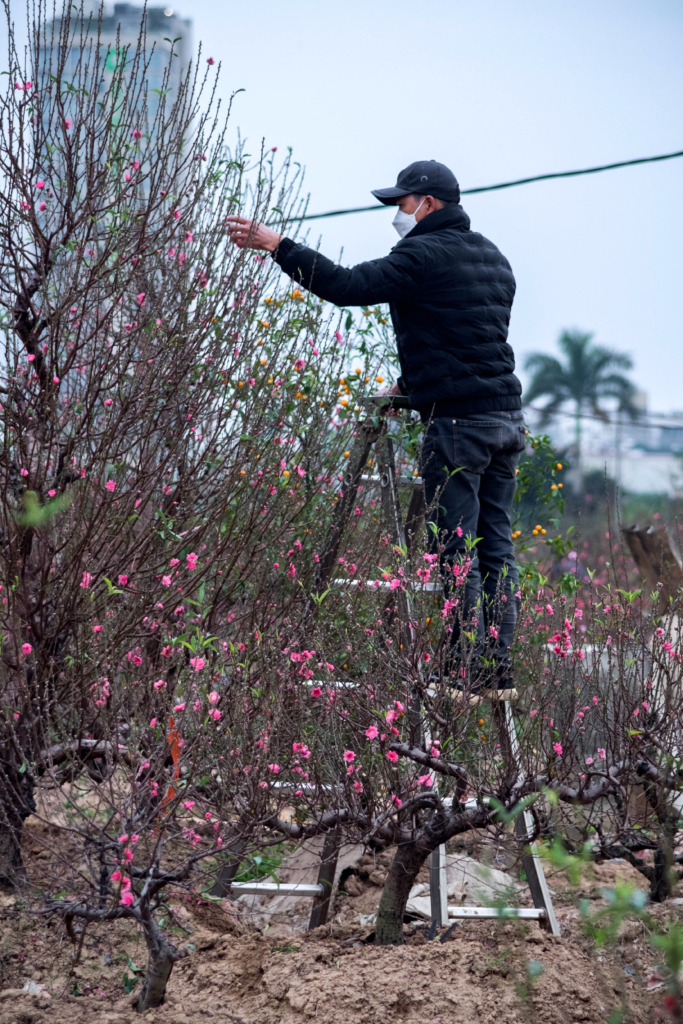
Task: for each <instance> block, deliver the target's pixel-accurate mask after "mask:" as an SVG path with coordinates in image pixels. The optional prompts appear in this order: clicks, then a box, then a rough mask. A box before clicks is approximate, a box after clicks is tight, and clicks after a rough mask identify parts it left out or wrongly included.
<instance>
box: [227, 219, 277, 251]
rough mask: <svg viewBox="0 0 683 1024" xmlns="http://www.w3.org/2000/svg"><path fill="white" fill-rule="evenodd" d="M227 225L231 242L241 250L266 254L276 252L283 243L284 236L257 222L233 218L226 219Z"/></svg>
mask: <svg viewBox="0 0 683 1024" xmlns="http://www.w3.org/2000/svg"><path fill="white" fill-rule="evenodd" d="M226 224H227V225H228V231H229V233H230V241H231V242H234V243H235V245H236V246H237V247H238V248H239V249H263V250H265V252H274V251H275V250H276V249H277V247H278V245H279V244H280V242H281V241H282V235H278V233H277V231H272V230H271V229H270V228H267V227H266V226H265V224H259V222H258V221H256V220H248V219H247V218H246V217H237V216H233V217H226Z"/></svg>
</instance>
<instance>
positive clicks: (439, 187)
mask: <svg viewBox="0 0 683 1024" xmlns="http://www.w3.org/2000/svg"><path fill="white" fill-rule="evenodd" d="M411 192H417V193H418V195H421V196H434V198H435V199H443V201H444V202H446V203H459V202H460V186H459V185H458V179H457V178H456V176H455V175H454V174H453V171H451V170H449V168H448V167H446V165H445V164H440V163H439V162H438V161H437V160H416V161H415V163H414V164H411V165H410V166H409V167H406V168H405V170H403V171H401V173H400V174H399V176H398V178H397V179H396V184H395V185H394V187H393V188H378V189H377V190H376V191H374V192H373V193H372V195H373V196H375V198H376V199H379V201H380V203H384V205H385V206H391V205H392V204H393V203H395V202H396V200H397V199H400V197H401V196H408V195H410V193H411Z"/></svg>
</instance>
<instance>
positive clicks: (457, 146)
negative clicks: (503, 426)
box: [176, 0, 683, 411]
mask: <svg viewBox="0 0 683 1024" xmlns="http://www.w3.org/2000/svg"><path fill="white" fill-rule="evenodd" d="M176 11H177V12H178V13H179V14H182V15H183V16H188V15H189V16H191V17H192V18H193V19H194V35H195V42H198V41H199V40H200V39H201V40H202V41H203V43H204V47H205V56H209V55H210V56H213V57H214V58H215V59H216V60H217V61H218V60H220V61H221V62H222V64H223V68H222V76H221V77H222V81H223V88H224V90H225V92H226V93H227V92H228V91H229V90H230V89H233V88H244V89H245V90H246V92H244V93H241V94H240V96H238V97H237V100H236V103H235V121H234V123H235V125H237V124H239V126H240V128H241V130H242V132H243V133H244V134H246V135H247V136H248V137H249V139H250V140H251V141H252V142H253V145H254V146H256V145H257V144H258V143H259V141H260V139H261V137H262V136H263V137H265V140H266V143H267V144H268V145H272V146H275V145H276V146H279V147H285V146H292V147H293V149H294V155H295V158H296V159H298V160H300V161H301V162H302V163H303V164H304V165H305V166H306V182H307V188H308V190H309V191H310V193H311V204H310V210H311V212H320V211H324V210H328V209H338V208H340V207H345V206H362V205H365V204H367V203H371V202H372V201H373V200H372V197H371V196H370V194H369V192H370V189H372V188H379V187H383V186H385V185H392V184H394V182H395V179H396V174H397V172H398V171H399V170H400V169H401V168H402V167H405V166H406V165H407V164H409V163H410V162H412V161H413V160H418V159H432V158H434V159H436V160H441V161H443V162H444V163H446V164H448V166H449V167H451V168H452V169H453V170H454V171H455V173H456V175H457V177H458V179H459V181H460V184H461V187H462V188H467V187H468V186H469V187H472V186H477V185H485V184H492V183H494V182H498V181H505V180H508V179H511V178H518V177H525V176H528V175H532V174H537V173H544V172H549V171H561V170H569V169H573V168H579V167H584V166H590V165H593V164H600V163H609V162H613V161H616V160H626V159H629V158H633V157H638V156H648V155H655V154H657V153H665V152H671V151H673V150H678V149H683V114H682V109H683V107H682V105H681V97H682V93H683V61H682V60H681V53H682V52H683V4H682V3H681V0H639V2H635V0H571V2H570V0H551V2H550V3H549V2H548V0H515V2H514V3H504V2H503V0H433V2H432V3H431V4H429V5H424V4H415V3H407V2H405V0H362V2H361V0H346V2H345V3H343V4H339V3H335V2H332V0H322V2H321V0H299V2H298V3H297V4H296V5H294V6H292V5H289V4H283V3H282V0H250V2H242V3H226V2H225V0H202V2H201V3H199V4H189V3H187V4H186V6H185V7H182V8H181V7H180V6H178V7H176ZM252 152H256V150H255V149H254V150H252ZM682 191H683V159H679V160H672V161H670V162H669V163H664V164H659V165H657V164H655V165H645V166H643V167H636V168H627V169H623V170H618V171H611V172H607V173H604V174H599V175H595V176H593V177H586V178H579V179H574V180H572V179H568V180H561V181H555V182H544V183H540V184H535V185H526V186H522V187H520V188H516V189H510V190H506V191H503V192H499V193H490V194H484V195H481V196H466V197H464V199H463V205H464V207H465V209H466V210H467V212H468V213H469V214H470V216H471V218H472V225H473V228H475V229H476V230H479V231H481V232H482V233H483V234H485V235H487V236H488V237H489V238H491V239H492V240H493V241H494V242H495V243H496V244H497V245H498V246H499V248H500V249H501V250H502V251H503V252H504V253H505V255H506V256H507V257H508V259H509V260H510V262H511V264H512V267H513V270H514V272H515V276H516V278H517V297H516V299H515V304H514V307H513V311H512V325H511V332H510V341H511V342H512V344H513V346H514V348H515V352H516V354H517V359H518V365H521V363H522V361H523V357H524V355H525V353H527V352H532V351H538V350H544V351H553V350H554V347H555V341H556V338H557V335H558V333H559V332H560V330H562V328H564V327H579V328H582V329H585V330H592V331H595V336H596V340H597V341H598V342H600V343H601V344H604V345H608V346H613V347H614V348H617V349H620V350H624V351H627V352H629V353H630V354H631V355H632V357H633V359H634V362H635V371H634V379H635V380H636V382H637V384H638V386H639V387H640V388H642V389H644V390H646V391H647V392H648V396H649V403H650V408H651V409H654V410H659V411H670V410H673V409H683V394H681V384H682V382H683V344H682V342H683V328H682V324H681V318H682V308H681V307H682V301H681V300H682V296H683V282H682V275H681V269H682V263H683V261H682V258H681V257H682V256H683V202H682V199H681V192H682ZM392 217H393V212H392V211H391V210H387V211H386V212H385V211H382V212H372V213H364V214H355V215H351V216H347V217H339V218H334V219H332V220H329V221H322V222H318V223H316V222H314V224H315V227H314V237H315V239H316V240H317V238H318V235H320V236H321V249H322V251H323V252H325V253H326V254H327V255H329V256H331V257H336V256H338V254H339V251H340V249H341V248H342V247H343V249H344V256H343V260H344V262H345V263H352V262H353V263H355V262H358V261H360V260H364V259H372V258H374V257H377V256H381V255H383V254H385V253H386V252H387V251H388V250H389V249H390V247H391V246H392V245H393V244H394V242H395V241H396V238H397V236H396V234H395V232H394V229H393V228H392V226H391V219H392ZM522 377H523V374H522Z"/></svg>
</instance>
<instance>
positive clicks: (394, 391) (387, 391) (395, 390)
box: [372, 384, 403, 398]
mask: <svg viewBox="0 0 683 1024" xmlns="http://www.w3.org/2000/svg"><path fill="white" fill-rule="evenodd" d="M402 394H403V392H402V391H401V389H400V387H399V386H398V384H392V385H391V387H390V388H382V389H381V390H380V391H376V392H375V394H374V395H373V396H372V397H373V398H379V397H380V395H402Z"/></svg>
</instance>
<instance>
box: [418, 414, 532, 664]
mask: <svg viewBox="0 0 683 1024" xmlns="http://www.w3.org/2000/svg"><path fill="white" fill-rule="evenodd" d="M524 447H525V429H524V422H523V417H522V413H521V411H520V412H487V413H478V414H474V415H470V416H467V417H462V418H459V419H453V418H451V417H438V418H436V419H433V420H432V421H431V422H430V423H429V424H428V426H427V429H426V431H425V437H424V442H423V447H422V479H423V480H424V488H425V498H426V501H427V509H428V511H427V523H429V522H430V521H431V522H433V523H434V524H435V525H436V528H437V531H438V532H437V534H435V533H434V530H433V529H431V528H430V527H429V526H428V534H429V536H430V546H431V550H432V552H434V553H436V552H438V553H439V561H440V564H441V567H442V569H443V571H444V573H445V575H446V580H447V583H446V589H445V592H446V597H448V598H450V599H451V600H455V599H456V598H457V599H458V605H457V607H456V609H455V612H451V614H450V615H449V620H450V621H451V623H452V624H453V633H452V644H453V648H452V649H453V652H454V654H455V660H456V662H457V661H459V660H460V656H461V655H463V656H464V645H462V644H461V637H462V632H463V631H466V632H468V633H470V635H472V634H474V643H473V645H472V647H473V651H472V653H473V654H474V655H475V657H476V656H481V655H485V656H486V658H487V659H489V658H495V660H496V662H497V663H498V664H500V663H501V661H502V660H503V659H504V658H505V656H506V653H507V651H508V648H509V647H510V644H511V643H512V639H513V635H514V631H515V623H516V622H517V614H518V610H519V603H520V602H519V600H518V598H517V597H516V596H515V595H516V593H517V592H518V589H519V573H518V572H517V566H516V565H515V555H514V548H513V544H512V526H511V521H510V516H511V511H512V502H513V498H514V494H515V475H516V474H515V470H516V469H517V464H518V462H519V457H520V454H521V452H522V451H523V450H524ZM468 538H469V541H470V550H469V552H468ZM475 541H476V543H474V542H475ZM441 548H443V550H441ZM468 562H469V570H468V572H467V576H466V581H465V583H464V584H459V583H458V582H457V580H458V579H459V578H461V576H462V571H460V572H459V573H456V575H454V574H453V569H454V568H456V570H457V569H458V567H459V566H462V565H463V564H465V565H466V564H467V563H468ZM496 634H497V636H496Z"/></svg>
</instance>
